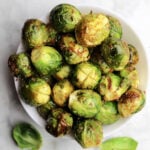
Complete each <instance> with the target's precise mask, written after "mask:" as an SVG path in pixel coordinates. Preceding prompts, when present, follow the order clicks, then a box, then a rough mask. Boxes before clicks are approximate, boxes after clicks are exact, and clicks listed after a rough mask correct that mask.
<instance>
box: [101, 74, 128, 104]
mask: <svg viewBox="0 0 150 150" xmlns="http://www.w3.org/2000/svg"><path fill="white" fill-rule="evenodd" d="M129 86H130V81H129V80H128V79H127V78H123V79H122V78H121V77H119V76H118V75H116V74H114V73H108V74H107V75H104V76H102V79H101V81H100V84H99V93H100V94H101V95H102V96H103V98H104V100H105V101H113V100H117V99H119V98H120V97H121V95H122V94H123V93H125V92H126V91H127V89H128V88H129Z"/></svg>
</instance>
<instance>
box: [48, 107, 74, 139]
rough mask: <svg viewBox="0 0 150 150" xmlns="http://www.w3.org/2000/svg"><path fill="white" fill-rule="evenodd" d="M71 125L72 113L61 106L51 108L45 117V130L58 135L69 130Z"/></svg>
mask: <svg viewBox="0 0 150 150" xmlns="http://www.w3.org/2000/svg"><path fill="white" fill-rule="evenodd" d="M72 125H73V118H72V115H71V114H70V113H68V112H66V111H65V110H63V109H61V108H55V109H52V111H51V113H50V115H49V116H48V119H47V124H46V130H47V131H48V132H49V133H51V134H52V135H54V136H56V137H58V136H63V135H65V134H67V133H68V132H70V129H71V128H72Z"/></svg>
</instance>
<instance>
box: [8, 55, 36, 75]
mask: <svg viewBox="0 0 150 150" xmlns="http://www.w3.org/2000/svg"><path fill="white" fill-rule="evenodd" d="M8 67H9V69H10V71H11V73H12V74H13V75H14V76H16V77H24V78H28V77H31V76H32V75H33V71H32V68H31V62H30V59H29V56H28V55H27V54H26V53H19V54H14V55H11V56H10V57H9V59H8Z"/></svg>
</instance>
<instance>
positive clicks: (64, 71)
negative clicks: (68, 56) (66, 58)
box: [54, 64, 71, 80]
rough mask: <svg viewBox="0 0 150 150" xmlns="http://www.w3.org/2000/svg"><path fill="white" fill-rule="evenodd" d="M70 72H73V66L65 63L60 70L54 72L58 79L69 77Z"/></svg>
mask: <svg viewBox="0 0 150 150" xmlns="http://www.w3.org/2000/svg"><path fill="white" fill-rule="evenodd" d="M70 73H71V66H69V65H67V64H65V65H63V66H61V68H60V69H59V71H57V72H56V73H55V74H54V78H56V79H57V80H63V79H66V78H68V77H69V75H70Z"/></svg>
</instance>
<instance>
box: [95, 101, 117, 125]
mask: <svg viewBox="0 0 150 150" xmlns="http://www.w3.org/2000/svg"><path fill="white" fill-rule="evenodd" d="M119 118H120V115H119V113H118V108H117V102H103V103H102V106H101V107H100V111H99V112H98V113H97V114H96V116H95V119H97V120H99V121H100V122H101V123H102V124H112V123H114V122H116V121H118V120H119Z"/></svg>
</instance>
